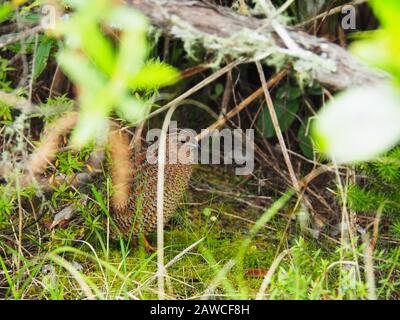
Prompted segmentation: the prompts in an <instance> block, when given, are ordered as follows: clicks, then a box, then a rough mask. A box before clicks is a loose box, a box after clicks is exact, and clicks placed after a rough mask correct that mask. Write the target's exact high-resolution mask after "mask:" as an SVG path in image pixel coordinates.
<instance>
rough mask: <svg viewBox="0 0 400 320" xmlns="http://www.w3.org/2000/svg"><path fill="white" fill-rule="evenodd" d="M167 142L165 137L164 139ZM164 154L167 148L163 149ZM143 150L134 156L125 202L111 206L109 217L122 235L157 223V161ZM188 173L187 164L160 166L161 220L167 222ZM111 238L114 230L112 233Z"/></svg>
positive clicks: (146, 229)
mask: <svg viewBox="0 0 400 320" xmlns="http://www.w3.org/2000/svg"><path fill="white" fill-rule="evenodd" d="M167 144H168V140H167ZM167 153H168V151H167ZM146 155H148V154H147V153H146V152H143V153H141V154H138V155H136V156H135V157H134V159H133V161H134V172H133V177H132V179H133V180H132V186H131V191H130V193H131V194H130V196H129V199H128V201H127V203H126V204H124V205H120V206H118V207H113V208H112V212H111V213H112V218H113V220H114V222H115V224H116V226H117V227H118V229H119V231H120V233H121V235H122V236H123V237H124V238H131V239H134V238H137V236H138V235H139V234H144V235H146V234H148V233H150V232H152V231H154V230H155V228H156V226H157V176H158V174H157V172H158V164H157V163H155V164H151V163H149V162H148V159H147V158H146ZM191 173H192V166H191V164H184V163H177V164H169V163H168V161H167V163H166V164H165V166H164V221H165V222H166V221H168V220H169V218H170V217H171V215H172V214H173V212H174V211H175V209H176V207H177V205H178V204H179V201H180V200H181V199H182V197H183V195H184V193H185V191H186V188H187V186H188V183H189V180H190V176H191ZM112 236H113V237H114V238H117V237H118V232H115V231H114V232H112Z"/></svg>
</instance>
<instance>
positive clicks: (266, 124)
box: [257, 100, 299, 138]
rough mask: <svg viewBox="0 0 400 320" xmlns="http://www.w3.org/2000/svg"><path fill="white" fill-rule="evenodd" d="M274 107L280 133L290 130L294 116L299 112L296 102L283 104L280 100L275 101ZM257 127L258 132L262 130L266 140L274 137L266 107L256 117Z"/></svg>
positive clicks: (273, 129) (274, 133)
mask: <svg viewBox="0 0 400 320" xmlns="http://www.w3.org/2000/svg"><path fill="white" fill-rule="evenodd" d="M274 107H275V112H276V116H277V117H278V122H279V127H280V128H281V130H282V132H285V131H286V130H287V129H289V128H290V126H291V125H292V123H293V122H294V120H295V119H296V114H297V111H298V110H299V104H298V101H297V100H291V101H287V102H284V101H282V100H276V101H275V103H274ZM257 126H258V128H259V129H260V130H262V132H263V134H264V136H265V137H266V138H272V137H275V136H276V132H275V128H274V126H273V124H272V120H271V116H270V114H269V110H268V108H267V106H266V105H265V106H264V108H263V111H262V112H261V113H260V115H259V116H258V120H257Z"/></svg>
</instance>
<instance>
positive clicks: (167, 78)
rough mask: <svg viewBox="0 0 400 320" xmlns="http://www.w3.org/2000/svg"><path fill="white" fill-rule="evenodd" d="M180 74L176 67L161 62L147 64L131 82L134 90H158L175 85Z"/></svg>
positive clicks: (130, 84)
mask: <svg viewBox="0 0 400 320" xmlns="http://www.w3.org/2000/svg"><path fill="white" fill-rule="evenodd" d="M179 77H180V73H179V71H178V70H176V69H175V68H174V67H172V66H170V65H167V64H164V63H162V62H159V61H153V62H151V61H149V62H146V63H145V64H144V65H143V67H142V69H141V70H140V71H139V72H138V73H137V74H136V75H135V77H134V78H133V79H132V80H131V81H130V83H129V86H130V88H131V89H133V90H145V89H147V90H149V89H158V88H160V87H165V86H168V85H171V84H174V83H175V82H177V81H178V79H179Z"/></svg>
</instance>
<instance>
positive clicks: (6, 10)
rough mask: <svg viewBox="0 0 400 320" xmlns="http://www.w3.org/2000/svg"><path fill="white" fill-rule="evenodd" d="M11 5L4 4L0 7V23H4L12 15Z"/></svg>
mask: <svg viewBox="0 0 400 320" xmlns="http://www.w3.org/2000/svg"><path fill="white" fill-rule="evenodd" d="M12 11H13V10H12V6H11V3H9V2H6V3H4V4H2V5H1V6H0V23H2V22H3V21H6V20H7V19H8V17H9V16H10V15H11V13H12Z"/></svg>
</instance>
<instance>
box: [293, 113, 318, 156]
mask: <svg viewBox="0 0 400 320" xmlns="http://www.w3.org/2000/svg"><path fill="white" fill-rule="evenodd" d="M307 123H308V119H306V121H305V123H304V124H301V126H300V129H299V132H298V133H297V139H298V140H299V146H300V149H301V151H302V152H303V155H304V156H305V157H307V158H308V159H313V158H314V151H313V144H312V141H311V138H310V132H307V125H306V124H307Z"/></svg>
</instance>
